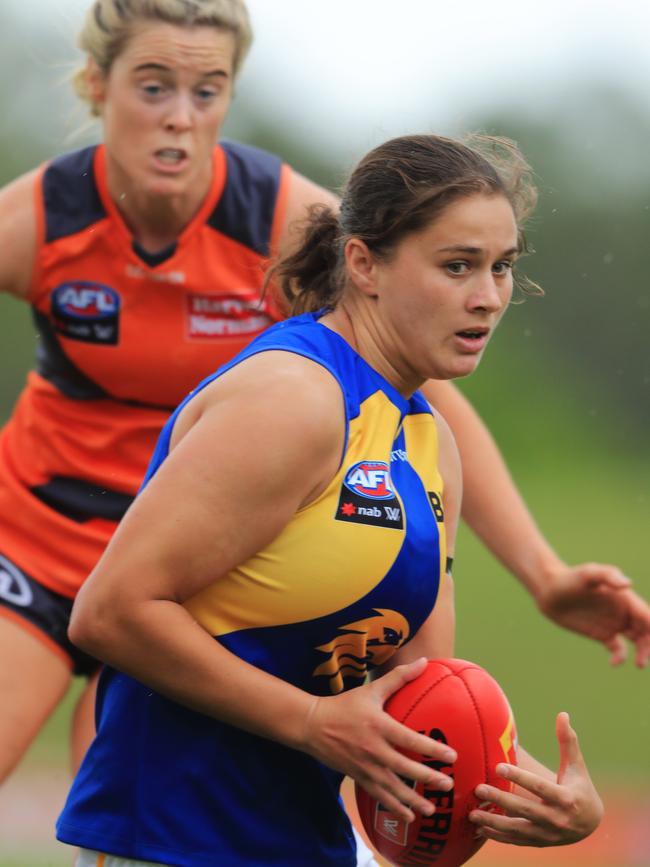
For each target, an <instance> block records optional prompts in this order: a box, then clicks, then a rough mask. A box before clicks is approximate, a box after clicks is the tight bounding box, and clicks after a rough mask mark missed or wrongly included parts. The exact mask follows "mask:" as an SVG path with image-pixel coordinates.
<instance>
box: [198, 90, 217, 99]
mask: <svg viewBox="0 0 650 867" xmlns="http://www.w3.org/2000/svg"><path fill="white" fill-rule="evenodd" d="M196 95H197V96H198V98H199V100H200V101H201V102H210V100H211V99H214V98H215V96H216V95H217V91H216V90H215V89H214V88H213V87H201V88H199V89H198V90H197V91H196Z"/></svg>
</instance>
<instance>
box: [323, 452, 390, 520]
mask: <svg viewBox="0 0 650 867" xmlns="http://www.w3.org/2000/svg"><path fill="white" fill-rule="evenodd" d="M335 519H336V520H337V521H347V522H351V523H354V524H371V525H373V526H375V527H388V528H389V529H392V530H401V529H403V527H404V518H403V515H402V505H401V503H400V501H399V500H398V499H397V495H396V494H395V491H394V490H393V486H392V482H391V478H390V470H389V467H388V464H387V463H386V462H385V461H370V460H366V461H358V463H356V464H353V465H352V466H351V467H350V468H349V469H348V470H347V472H346V474H345V476H344V477H343V484H342V485H341V495H340V497H339V503H338V506H337V509H336V515H335Z"/></svg>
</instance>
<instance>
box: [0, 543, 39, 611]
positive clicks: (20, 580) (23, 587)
mask: <svg viewBox="0 0 650 867" xmlns="http://www.w3.org/2000/svg"><path fill="white" fill-rule="evenodd" d="M0 599H4V600H5V601H6V602H9V603H11V605H18V606H19V607H20V608H27V607H28V606H29V605H31V604H32V602H33V600H34V594H33V592H32V588H31V587H30V586H29V582H28V581H27V579H26V578H25V576H24V575H23V573H22V572H21V571H20V570H19V569H17V568H16V566H14V564H13V563H11V562H10V561H9V560H7V558H6V557H3V556H2V554H0Z"/></svg>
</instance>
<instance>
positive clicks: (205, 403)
mask: <svg viewBox="0 0 650 867" xmlns="http://www.w3.org/2000/svg"><path fill="white" fill-rule="evenodd" d="M199 430H202V431H203V434H202V435H201V439H203V441H204V443H208V442H209V443H216V444H217V446H215V447H216V448H218V449H219V450H220V451H221V453H222V454H223V449H224V443H226V442H227V443H228V444H229V445H228V450H229V451H232V457H233V460H239V459H240V458H241V455H239V456H237V453H238V451H239V448H240V446H241V447H244V446H242V444H245V449H246V450H247V451H248V452H249V453H251V454H253V453H254V454H255V455H260V454H266V455H268V456H272V460H273V467H274V470H277V471H278V473H280V475H284V476H285V478H286V476H287V475H292V474H295V475H296V476H298V475H299V476H300V477H301V478H302V479H303V480H304V482H305V484H306V488H305V491H304V493H305V497H306V498H307V499H308V495H309V492H310V491H312V490H313V489H316V488H319V486H320V482H322V481H328V480H329V479H330V478H332V476H333V475H334V474H335V472H336V470H337V468H338V463H339V461H340V457H341V454H342V449H343V443H344V440H345V405H344V398H343V392H342V390H341V386H340V384H339V383H338V381H337V380H336V379H335V378H334V376H333V375H332V374H331V373H330V372H329V371H328V370H326V369H325V368H324V367H323V366H322V365H320V364H318V363H317V362H315V361H312V360H311V359H308V358H304V357H302V356H300V355H296V354H295V353H292V352H285V351H280V350H271V351H266V352H262V353H259V354H258V355H253V356H251V357H249V358H247V359H246V360H245V361H242V362H241V363H240V364H238V365H236V366H235V367H233V368H231V370H229V371H228V372H227V373H225V374H223V375H222V376H220V377H218V378H217V379H216V380H214V382H212V383H210V385H208V386H207V387H206V388H205V389H204V390H203V391H202V392H201V393H200V394H199V395H197V397H196V398H195V399H194V400H192V401H190V402H189V403H188V404H187V406H186V407H185V409H184V410H183V411H182V413H181V414H180V416H179V418H178V421H177V422H176V425H175V427H174V434H173V437H172V448H175V447H176V446H177V445H178V444H179V443H181V442H182V441H183V440H184V439H187V440H190V439H196V441H197V447H203V446H198V442H199V439H198V436H197V433H198V431H199ZM184 445H185V444H184Z"/></svg>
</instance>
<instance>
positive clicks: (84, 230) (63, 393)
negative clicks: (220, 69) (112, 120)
mask: <svg viewBox="0 0 650 867" xmlns="http://www.w3.org/2000/svg"><path fill="white" fill-rule="evenodd" d="M105 161H106V154H105V150H104V147H103V146H100V147H91V148H86V149H84V150H81V151H77V152H75V153H71V154H68V155H66V156H63V157H60V158H58V159H55V160H54V161H53V162H52V163H50V164H49V165H47V166H45V168H44V170H43V172H42V173H41V175H40V177H39V179H38V182H37V184H36V187H35V206H36V214H37V219H38V236H39V242H38V248H37V255H36V262H35V267H34V276H33V285H32V289H31V298H30V300H31V303H32V308H33V313H34V318H35V321H36V326H37V329H38V335H39V341H38V370H37V372H34V373H32V374H30V376H29V380H28V385H27V387H26V389H25V390H24V391H23V393H22V395H21V397H20V399H19V401H18V404H17V406H16V409H15V412H14V415H13V417H12V419H11V421H10V422H9V424H8V426H7V427H6V428H5V430H4V432H3V434H2V436H1V438H0V516H1V517H0V553H5V554H7V555H8V556H9V557H10V559H11V560H12V561H14V562H15V563H16V564H17V565H19V566H20V567H21V568H23V569H24V570H25V571H26V572H27V573H28V574H30V575H31V576H32V577H34V578H36V579H37V580H38V581H39V582H40V583H42V584H44V585H46V586H47V587H50V588H51V589H52V590H55V591H57V592H58V593H62V594H64V595H66V596H70V597H72V596H74V595H75V593H76V591H77V589H78V587H79V586H80V584H81V582H82V581H83V579H84V578H85V577H86V575H87V574H88V572H89V571H90V570H91V569H92V567H93V566H94V565H95V563H96V561H97V560H98V559H99V556H100V554H101V552H102V551H103V549H104V547H105V545H106V543H107V542H108V539H109V538H110V535H111V534H112V532H113V530H114V529H115V524H116V522H117V521H118V520H119V518H120V517H121V516H122V515H123V513H124V511H125V510H126V508H127V506H128V505H129V503H130V501H131V499H132V497H133V495H134V494H135V492H136V491H137V489H138V487H139V486H140V484H141V482H142V478H143V476H144V473H145V471H146V467H147V464H148V462H149V459H150V457H151V453H152V451H153V448H154V445H155V442H156V439H157V437H158V434H159V433H160V430H161V428H162V426H163V424H164V423H165V421H166V420H167V418H168V417H169V414H170V412H171V411H172V409H173V408H174V407H175V406H176V405H177V404H178V403H179V401H181V400H182V399H183V397H184V396H185V395H186V394H187V393H188V391H189V390H190V388H192V387H193V386H194V384H195V383H196V382H198V381H199V380H200V379H202V378H203V377H204V376H206V375H207V374H208V373H209V372H211V371H213V370H214V369H215V368H216V367H217V366H218V365H220V364H224V363H226V362H227V361H230V360H231V359H232V358H233V356H234V355H236V353H237V352H239V351H240V350H241V349H242V348H243V347H244V346H246V345H247V344H248V343H249V342H250V340H251V339H252V338H253V337H255V336H256V335H257V334H259V333H260V332H262V331H263V330H264V329H265V328H267V327H268V326H269V325H271V324H272V323H274V322H276V321H278V320H279V319H281V318H283V317H282V315H281V314H280V311H279V310H278V309H276V307H275V305H274V303H273V301H272V298H271V296H270V295H268V296H267V297H265V298H264V299H262V298H261V288H262V284H263V277H264V274H263V265H264V262H265V260H266V259H267V257H268V255H269V252H270V250H271V249H272V248H273V246H274V244H275V242H276V241H277V239H278V236H279V232H280V230H281V228H282V221H283V217H284V210H285V200H286V193H287V189H288V180H289V177H290V170H289V168H288V167H287V166H284V165H283V164H282V163H281V161H280V160H279V159H278V158H277V157H275V156H273V155H271V154H268V153H266V152H264V151H260V150H258V149H256V148H251V147H246V146H243V145H239V144H235V143H226V142H224V143H223V144H221V145H219V146H218V147H216V148H215V150H214V154H213V178H212V184H211V187H210V189H209V191H208V194H207V196H206V198H205V200H204V202H203V205H202V206H201V208H200V209H199V211H198V213H197V214H196V216H195V217H194V219H193V220H192V221H191V222H190V224H189V225H188V226H187V227H186V228H185V230H184V231H183V232H182V234H181V235H180V237H179V238H178V240H177V241H176V243H175V244H173V245H172V246H171V247H169V248H168V249H166V250H163V251H161V252H160V253H159V254H157V255H150V254H147V253H146V252H145V251H144V250H142V249H141V248H140V247H139V246H138V244H137V243H136V242H135V241H134V239H133V236H132V235H131V233H130V231H129V229H128V227H127V226H126V224H125V222H124V220H123V219H122V216H121V214H120V212H119V211H118V209H117V207H116V205H115V203H114V202H113V200H112V198H111V196H110V195H109V192H108V189H107V184H106V165H105ZM35 527H37V528H38V531H37V532H38V541H35V539H34V532H35Z"/></svg>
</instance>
